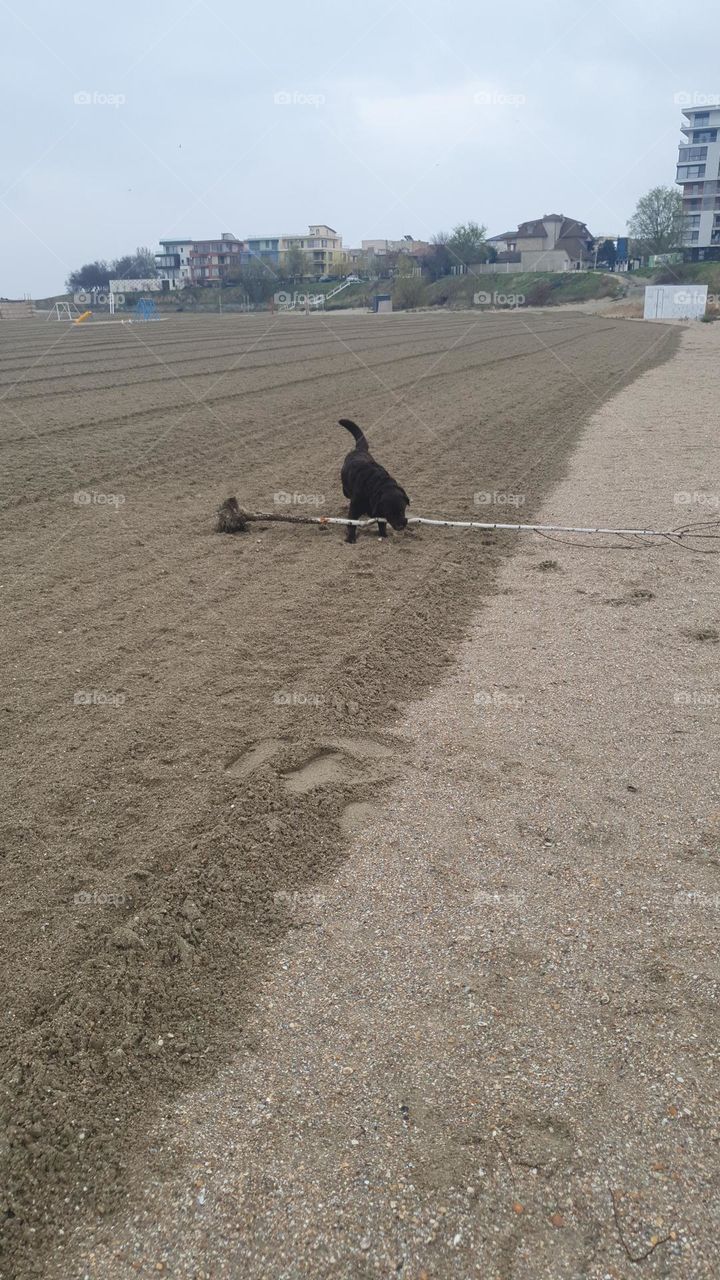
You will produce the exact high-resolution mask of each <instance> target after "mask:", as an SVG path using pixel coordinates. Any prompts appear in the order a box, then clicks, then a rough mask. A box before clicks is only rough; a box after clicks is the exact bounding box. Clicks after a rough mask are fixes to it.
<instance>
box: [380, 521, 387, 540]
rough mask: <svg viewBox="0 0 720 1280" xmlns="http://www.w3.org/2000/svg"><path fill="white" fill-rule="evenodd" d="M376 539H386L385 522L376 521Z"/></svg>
mask: <svg viewBox="0 0 720 1280" xmlns="http://www.w3.org/2000/svg"><path fill="white" fill-rule="evenodd" d="M378 538H387V522H386V521H385V520H378Z"/></svg>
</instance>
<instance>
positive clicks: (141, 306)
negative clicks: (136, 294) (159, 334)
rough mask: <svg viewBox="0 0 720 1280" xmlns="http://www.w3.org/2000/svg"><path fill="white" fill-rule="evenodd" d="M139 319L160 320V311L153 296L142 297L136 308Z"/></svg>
mask: <svg viewBox="0 0 720 1280" xmlns="http://www.w3.org/2000/svg"><path fill="white" fill-rule="evenodd" d="M135 315H136V316H137V318H138V320H159V319H160V312H159V311H158V309H157V306H156V305H155V303H154V302H153V300H152V298H141V299H140V301H139V302H138V304H137V306H136V308H135Z"/></svg>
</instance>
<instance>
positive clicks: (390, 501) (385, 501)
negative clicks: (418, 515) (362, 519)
mask: <svg viewBox="0 0 720 1280" xmlns="http://www.w3.org/2000/svg"><path fill="white" fill-rule="evenodd" d="M379 505H380V510H381V515H382V518H383V519H384V520H387V522H388V524H390V525H392V527H393V529H405V528H407V516H406V515H405V508H406V507H409V506H410V499H409V498H408V496H407V494H406V492H405V490H404V489H401V487H400V485H399V484H394V485H392V486H390V487H389V488H387V489H386V490H385V492H384V493H383V495H382V499H381V502H380V504H379Z"/></svg>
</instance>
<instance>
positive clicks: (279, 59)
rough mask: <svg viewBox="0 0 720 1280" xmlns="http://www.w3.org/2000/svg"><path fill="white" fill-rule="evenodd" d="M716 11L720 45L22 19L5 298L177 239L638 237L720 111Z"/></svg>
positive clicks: (611, 22) (87, 9)
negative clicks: (694, 129) (714, 109)
mask: <svg viewBox="0 0 720 1280" xmlns="http://www.w3.org/2000/svg"><path fill="white" fill-rule="evenodd" d="M697 12H698V15H700V24H701V28H702V36H701V38H696V36H695V35H691V34H690V33H689V30H688V29H687V28H685V23H684V14H686V11H685V10H683V8H682V6H681V5H679V4H678V3H677V0H601V2H600V0H599V2H598V3H592V2H591V0H574V2H573V3H572V4H570V3H567V2H566V0H543V2H542V3H537V0H512V3H511V4H509V5H508V6H507V8H505V7H504V6H503V5H502V4H498V3H497V2H495V3H493V4H488V3H485V2H484V0H446V2H445V3H442V4H441V3H439V0H363V2H362V3H358V0H313V3H311V4H303V3H298V2H297V0H293V2H291V0H275V2H274V3H266V4H255V5H246V4H243V3H240V2H239V0H189V2H188V0H143V2H142V3H141V0H122V3H109V0H66V3H61V2H60V0H7V2H6V0H0V28H1V30H0V35H1V38H0V67H1V70H2V75H1V77H0V100H1V110H2V115H1V117H0V118H1V120H2V124H1V126H0V127H1V128H2V134H3V136H2V148H1V150H0V295H4V296H6V297H18V296H22V295H23V294H24V293H29V294H31V295H32V296H34V297H41V296H43V295H46V294H49V293H56V292H60V291H61V289H62V288H63V286H64V281H65V279H66V277H67V275H68V272H69V271H70V270H72V269H73V268H75V267H78V266H80V265H81V264H82V263H83V262H86V261H89V260H92V259H94V258H113V257H117V256H119V255H121V254H123V253H126V252H128V251H132V250H133V249H134V248H135V247H136V246H137V245H150V246H152V247H156V246H157V241H158V239H159V237H160V236H166V237H171V236H175V237H181V236H188V237H197V238H202V237H205V238H209V237H213V236H216V235H219V234H220V232H222V231H231V232H233V233H234V234H235V235H236V236H239V237H240V238H243V237H245V236H249V235H258V234H264V233H267V234H273V233H278V232H288V231H290V232H298V231H304V230H305V229H306V227H307V225H308V223H309V222H327V223H329V224H330V225H331V226H333V227H335V228H336V229H337V230H338V231H339V232H340V233H341V235H342V236H343V241H344V243H345V244H346V245H348V246H352V247H354V246H357V245H359V243H360V241H361V240H362V239H370V238H374V237H389V238H397V237H400V236H402V235H405V234H410V235H413V236H415V237H417V238H419V239H428V238H429V237H430V236H431V235H432V234H433V233H434V232H436V231H439V230H444V229H450V228H452V226H453V225H454V224H455V223H457V222H460V221H465V220H467V219H469V218H473V219H475V220H476V221H478V222H483V223H485V224H486V225H487V227H488V230H489V233H490V234H495V233H498V232H500V231H505V230H507V229H509V228H510V227H514V226H516V225H517V223H518V221H520V220H524V219H527V218H533V217H538V216H541V215H542V214H543V213H551V212H553V213H564V214H568V215H571V216H573V217H576V218H580V219H582V220H583V221H585V222H587V224H588V226H589V227H590V230H591V232H593V234H595V235H598V234H602V233H605V234H611V233H612V234H618V233H622V232H623V231H624V229H625V224H626V222H627V219H628V217H629V216H630V214H631V213H632V211H633V209H634V206H635V203H636V201H637V198H638V196H640V195H641V194H642V193H643V192H644V191H646V190H647V189H648V188H649V187H651V186H655V185H658V184H661V183H672V181H673V179H674V175H675V160H676V156H677V144H678V141H679V139H680V134H679V125H680V119H681V117H680V107H679V105H678V101H677V100H676V99H677V95H679V94H687V95H689V98H690V99H692V101H693V102H694V103H697V104H698V105H700V104H701V102H702V101H703V100H704V98H705V97H711V96H712V95H716V94H717V93H718V92H719V91H720V65H719V64H718V47H719V46H720V6H717V5H712V6H711V5H709V4H704V5H702V6H701V7H700V8H699V9H698V11H697ZM76 98H79V100H77V101H76ZM88 98H89V99H90V101H87V99H88ZM83 99H85V100H83Z"/></svg>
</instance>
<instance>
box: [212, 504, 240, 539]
mask: <svg viewBox="0 0 720 1280" xmlns="http://www.w3.org/2000/svg"><path fill="white" fill-rule="evenodd" d="M247 517H248V512H247V511H243V509H242V507H239V506H238V501H237V498H226V499H225V501H224V502H223V504H222V506H220V507H218V513H217V523H216V525H215V532H216V533H245V532H246V530H247V527H248V522H247Z"/></svg>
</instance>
